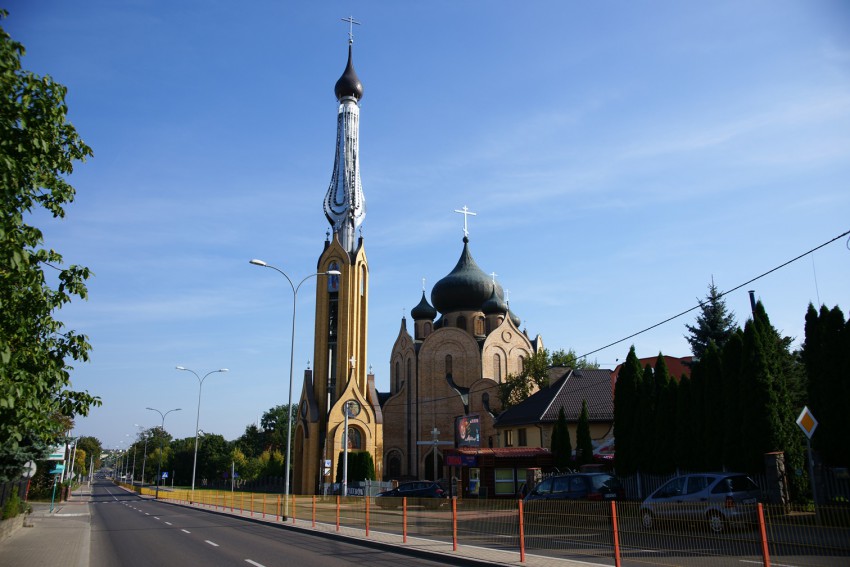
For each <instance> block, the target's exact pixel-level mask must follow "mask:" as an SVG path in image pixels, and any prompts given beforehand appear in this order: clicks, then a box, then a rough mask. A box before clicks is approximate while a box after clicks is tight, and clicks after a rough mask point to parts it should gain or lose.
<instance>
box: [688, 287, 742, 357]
mask: <svg viewBox="0 0 850 567" xmlns="http://www.w3.org/2000/svg"><path fill="white" fill-rule="evenodd" d="M696 323H697V324H696V325H685V327H686V328H687V329H688V333H689V334H688V335H685V338H686V339H687V340H688V343H689V344H690V345H691V351H692V352H693V353H694V357H696V358H697V359H699V358H701V357H702V355H703V353H704V352H705V349H707V348H708V345H709V343H710V342H712V341H714V344H716V345H717V346H718V347H719V348H723V345H725V344H726V341H728V340H729V337H731V336H732V334H733V333H734V332H735V330H736V329H737V328H738V325H737V323H735V314H734V313H732V312H730V311H728V310H727V308H726V301H725V300H724V299H723V297H722V295H721V293H720V291H719V290H718V289H717V286H716V285H714V280H713V279H712V280H711V284H709V286H708V295H706V297H705V301H700V313H699V315H697V320H696Z"/></svg>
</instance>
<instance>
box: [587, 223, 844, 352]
mask: <svg viewBox="0 0 850 567" xmlns="http://www.w3.org/2000/svg"><path fill="white" fill-rule="evenodd" d="M848 234H850V230H848V231H846V232H844V233H842V234H839V235H838V236H836V237H835V238H833V239H831V240H828V241H826V242H824V243H823V244H821V245H820V246H815V247H814V248H812V249H811V250H809V251H808V252H803V253H802V254H800V255H799V256H797V257H796V258H792V259H791V260H788V261H787V262H785V263H784V264H780V265H779V266H776V267H775V268H773V269H772V270H768V271H766V272H765V273H763V274H761V275H760V276H756V277H754V278H753V279H751V280H748V281H745V282H744V283H742V284H741V285H738V286H735V287H733V288H732V289H730V290H728V291H724V292H723V293H721V294H719V295H718V296H717V297H718V299H719V298H721V297H723V296H724V295H728V294H730V293H732V292H733V291H738V290H739V289H741V288H742V287H744V286H746V285H749V284H751V283H753V282H754V281H756V280H760V279H761V278H763V277H765V276H766V275H768V274H772V273H773V272H775V271H776V270H779V269H781V268H784V267H785V266H787V265H788V264H792V263H794V262H796V261H797V260H799V259H800V258H804V257H805V256H807V255H809V254H811V253H812V252H814V251H815V250H819V249H821V248H823V247H824V246H827V245H829V244H832V243H833V242H835V241H836V240H838V239H839V238H844V237H845V236H847V235H848ZM847 248H848V249H850V239H848V241H847ZM701 306H702V304H701V303H700V304H697V305H695V306H693V307H691V308H690V309H686V310H685V311H682V312H681V313H677V314H676V315H673V316H672V317H668V318H667V319H664V320H663V321H661V322H660V323H656V324H654V325H652V326H651V327H647V328H646V329H643V330H640V331H638V332H636V333H632V334H631V335H629V336H628V337H623V338H622V339H620V340H617V341H614V342H613V343H609V344H607V345H605V346H603V347H600V348H598V349H595V350H592V351H590V352H588V353H585V354H583V355H581V356H580V357H578V358H585V357H588V356H590V355H591V354H595V353H597V352H599V351H602V350H605V349H606V348H608V347H612V346H614V345H617V344H620V343H621V342H623V341H627V340H629V339H631V338H633V337H636V336H638V335H641V334H643V333H645V332H647V331H651V330H652V329H654V328H656V327H660V326H661V325H663V324H665V323H669V322H670V321H672V320H673V319H678V318H679V317H681V316H682V315H687V314H688V313H690V312H691V311H693V310H695V309H699V308H700V307H701Z"/></svg>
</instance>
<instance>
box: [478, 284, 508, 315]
mask: <svg viewBox="0 0 850 567" xmlns="http://www.w3.org/2000/svg"><path fill="white" fill-rule="evenodd" d="M481 311H483V312H484V314H485V315H504V314H505V313H507V312H508V304H507V303H506V302H505V300H504V299H502V298H501V297H499V294H498V293H496V285H495V284H493V292H492V293H491V294H490V299H488V300H487V301H485V302H484V304H483V305H482V306H481Z"/></svg>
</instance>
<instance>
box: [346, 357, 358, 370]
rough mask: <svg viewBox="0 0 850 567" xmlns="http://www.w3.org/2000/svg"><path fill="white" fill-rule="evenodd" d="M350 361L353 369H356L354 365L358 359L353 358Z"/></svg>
mask: <svg viewBox="0 0 850 567" xmlns="http://www.w3.org/2000/svg"><path fill="white" fill-rule="evenodd" d="M348 361H349V362H350V363H351V367H352V368H354V363H355V362H356V361H357V359H356V358H355V357H353V356H352V357H351V358H350V359H348Z"/></svg>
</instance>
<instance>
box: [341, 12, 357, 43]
mask: <svg viewBox="0 0 850 567" xmlns="http://www.w3.org/2000/svg"><path fill="white" fill-rule="evenodd" d="M341 19H342V21H343V22H348V43H354V24H357V25H358V26H359V25H360V22H358V21H357V20H355V19H354V18H353V17H351V16H348V17H347V18H341Z"/></svg>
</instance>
